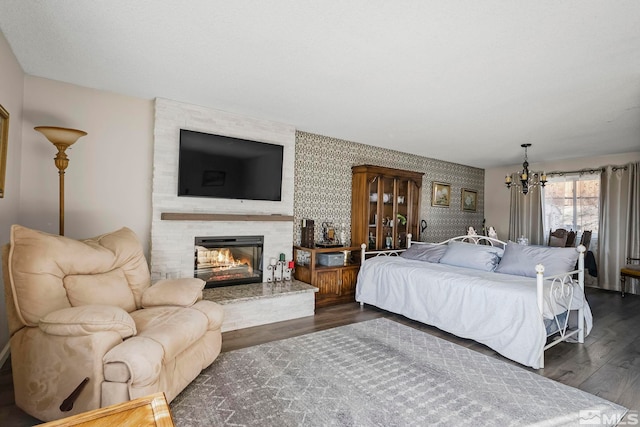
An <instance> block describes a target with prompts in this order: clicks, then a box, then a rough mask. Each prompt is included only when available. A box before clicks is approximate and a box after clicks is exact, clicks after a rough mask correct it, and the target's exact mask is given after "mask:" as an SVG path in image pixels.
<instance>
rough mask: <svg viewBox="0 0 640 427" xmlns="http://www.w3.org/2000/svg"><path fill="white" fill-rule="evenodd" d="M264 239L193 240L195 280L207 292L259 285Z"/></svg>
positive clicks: (198, 238)
mask: <svg viewBox="0 0 640 427" xmlns="http://www.w3.org/2000/svg"><path fill="white" fill-rule="evenodd" d="M263 244H264V237H263V236H228V237H196V239H195V260H194V262H195V270H194V274H193V276H194V277H197V278H199V279H202V280H204V281H205V282H207V284H206V285H205V286H206V287H207V288H214V287H221V286H232V285H242V284H246V283H260V282H262V248H263Z"/></svg>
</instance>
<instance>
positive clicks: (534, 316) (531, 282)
mask: <svg viewBox="0 0 640 427" xmlns="http://www.w3.org/2000/svg"><path fill="white" fill-rule="evenodd" d="M575 288H576V291H575V294H574V298H573V300H574V302H573V303H572V308H576V307H578V306H579V305H580V304H582V301H584V310H583V313H584V318H585V336H586V335H587V334H588V333H589V332H590V331H591V325H592V317H591V310H590V308H589V306H588V304H587V302H586V299H585V298H584V294H583V293H581V292H580V291H579V286H576V287H575ZM545 294H546V292H545ZM356 301H358V302H362V303H365V304H371V305H374V306H376V307H379V308H382V309H384V310H388V311H391V312H393V313H398V314H402V315H404V316H406V317H408V318H410V319H413V320H417V321H419V322H422V323H426V324H428V325H432V326H436V327H437V328H439V329H442V330H444V331H447V332H450V333H452V334H454V335H457V336H459V337H462V338H470V339H473V340H475V341H478V342H480V343H483V344H485V345H487V346H489V347H491V348H492V349H494V350H495V351H497V352H498V353H500V354H502V355H503V356H505V357H507V358H509V359H511V360H514V361H516V362H518V363H521V364H523V365H527V366H531V367H533V368H536V369H537V368H539V367H540V364H539V357H540V354H541V351H542V348H543V347H544V346H545V344H546V330H545V326H544V322H543V319H542V318H541V317H540V314H539V311H538V306H537V303H536V280H535V279H533V278H527V277H521V276H513V275H508V274H500V273H492V272H484V271H479V270H473V269H468V268H463V267H454V266H450V265H444V264H434V263H428V262H424V261H415V260H410V259H406V258H402V257H384V256H381V257H375V258H371V259H368V260H367V261H365V262H364V263H363V264H362V267H361V268H360V272H359V274H358V282H357V286H356ZM547 305H548V304H545V306H547ZM556 311H557V310H556ZM555 314H559V313H555ZM552 317H553V314H552V313H551V310H549V309H548V307H546V310H545V318H552Z"/></svg>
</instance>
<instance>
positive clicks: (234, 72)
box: [0, 0, 640, 168]
mask: <svg viewBox="0 0 640 427" xmlns="http://www.w3.org/2000/svg"><path fill="white" fill-rule="evenodd" d="M0 31H2V33H3V34H4V35H5V37H6V39H7V40H8V42H9V44H10V45H11V47H12V49H13V51H14V53H15V55H16V56H17V58H18V61H19V62H20V64H21V65H22V67H23V69H24V71H25V72H26V73H27V74H30V75H34V76H40V77H45V78H49V79H54V80H60V81H64V82H70V83H74V84H78V85H81V86H87V87H92V88H97V89H103V90H108V91H113V92H117V93H122V94H126V95H132V96H136V97H142V98H148V99H152V98H155V97H163V98H169V99H173V100H177V101H182V102H188V103H192V104H198V105H203V106H208V107H212V108H216V109H220V110H225V111H230V112H236V113H241V114H245V115H249V116H252V117H258V118H264V119H269V120H275V121H279V122H283V123H288V124H291V125H293V126H295V127H296V128H297V129H299V130H303V131H307V132H312V133H319V134H322V135H327V136H331V137H336V138H342V139H346V140H350V141H356V142H362V143H365V144H370V145H376V146H381V147H388V148H393V149H397V150H400V151H404V152H409V153H415V154H419V155H423V156H427V157H431V158H436V159H441V160H446V161H451V162H456V163H462V164H466V165H471V166H477V167H482V168H485V167H492V166H501V165H513V164H517V163H520V162H521V161H522V155H523V152H522V149H521V148H520V144H522V143H525V142H531V143H532V144H533V146H532V147H531V149H530V150H529V160H530V161H531V162H541V161H545V160H552V159H553V160H558V159H564V158H576V157H591V156H598V155H603V154H617V153H626V152H631V151H638V150H639V149H640V1H638V0H630V1H619V0H598V1H595V0H512V1H507V0H462V1H461V0H438V1H436V0H429V1H426V0H407V1H392V0H387V1H379V0H373V1H372V0H351V1H341V0H316V1H312V0H298V1H296V0H290V1H284V0H269V1H257V0H256V1H247V0H234V1H222V0H189V1H178V0H136V1H131V0H109V1H85V0H57V1H48V2H45V1H33V0H2V1H1V2H0Z"/></svg>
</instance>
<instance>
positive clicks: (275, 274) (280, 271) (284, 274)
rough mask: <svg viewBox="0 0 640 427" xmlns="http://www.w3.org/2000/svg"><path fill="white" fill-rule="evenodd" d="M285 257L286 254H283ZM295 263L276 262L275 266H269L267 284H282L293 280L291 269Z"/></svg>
mask: <svg viewBox="0 0 640 427" xmlns="http://www.w3.org/2000/svg"><path fill="white" fill-rule="evenodd" d="M282 255H284V254H282ZM291 263H293V261H289V262H287V261H276V262H275V264H273V263H272V264H270V265H268V266H267V272H268V273H269V275H268V276H267V282H282V281H290V280H291V268H290V267H289V266H290V265H291Z"/></svg>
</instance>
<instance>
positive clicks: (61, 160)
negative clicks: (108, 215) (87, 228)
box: [34, 126, 87, 236]
mask: <svg viewBox="0 0 640 427" xmlns="http://www.w3.org/2000/svg"><path fill="white" fill-rule="evenodd" d="M34 129H35V130H37V131H38V132H40V133H41V134H43V135H44V136H46V137H47V139H48V140H49V141H51V143H52V144H53V145H55V146H56V148H57V149H58V154H56V157H55V158H54V160H55V163H56V167H57V168H58V175H60V235H61V236H64V170H65V169H66V168H67V166H68V165H69V158H68V157H67V155H66V154H65V150H66V149H67V148H69V146H71V145H72V144H73V143H74V142H76V141H77V140H78V138H80V137H82V136H85V135H86V134H87V133H86V132H85V131H82V130H77V129H67V128H60V127H55V126H38V127H35V128H34Z"/></svg>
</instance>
